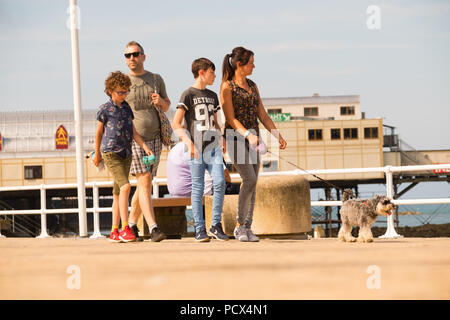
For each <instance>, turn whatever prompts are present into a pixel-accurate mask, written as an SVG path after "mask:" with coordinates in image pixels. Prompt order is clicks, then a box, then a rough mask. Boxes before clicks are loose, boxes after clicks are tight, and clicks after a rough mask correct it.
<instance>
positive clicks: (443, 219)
mask: <svg viewBox="0 0 450 320" xmlns="http://www.w3.org/2000/svg"><path fill="white" fill-rule="evenodd" d="M405 187H406V185H405V186H403V185H400V186H399V191H401V190H403V188H405ZM376 194H382V195H385V194H386V186H385V185H360V186H359V188H358V198H360V199H368V198H371V197H373V196H374V195H376ZM310 196H311V200H312V201H318V200H324V199H325V192H324V191H323V190H322V189H311V191H310ZM331 196H332V200H336V193H335V191H334V193H333V192H332V194H331ZM449 197H450V184H449V183H447V182H422V183H420V184H418V185H417V186H416V187H414V188H413V189H412V190H411V191H409V192H407V193H406V194H405V195H404V196H403V197H401V198H399V199H402V200H403V199H441V198H449ZM398 212H414V213H418V214H414V215H401V214H400V215H399V216H398V222H399V227H406V226H408V227H416V226H421V225H424V224H446V223H450V205H449V204H415V205H399V206H398ZM325 217H326V214H325V207H311V219H312V221H315V220H316V221H317V220H325ZM331 217H332V220H338V207H333V208H332V213H331ZM186 218H187V221H188V232H194V227H193V225H194V219H193V216H192V210H191V209H190V208H188V209H187V210H186ZM386 225H387V218H385V217H381V216H380V217H378V219H377V221H376V222H375V224H374V226H375V227H384V226H386Z"/></svg>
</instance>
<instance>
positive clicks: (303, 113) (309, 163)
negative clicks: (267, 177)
mask: <svg viewBox="0 0 450 320" xmlns="http://www.w3.org/2000/svg"><path fill="white" fill-rule="evenodd" d="M263 103H264V106H265V108H266V109H267V111H268V113H269V115H270V116H271V118H272V120H273V121H274V122H276V125H277V127H278V128H279V130H280V132H281V133H282V135H283V137H284V138H285V139H286V141H287V143H288V146H287V148H286V150H283V151H281V150H277V151H276V152H272V153H269V154H267V155H265V156H264V157H263V170H266V171H268V170H280V171H285V170H294V169H296V167H295V166H293V165H292V164H296V165H297V166H299V167H301V168H302V169H306V170H308V169H340V168H364V167H382V166H383V165H384V164H383V121H382V119H365V117H364V113H362V112H361V110H360V99H359V96H358V95H344V96H323V97H322V96H319V95H318V94H314V95H313V96H311V97H296V98H265V99H263ZM261 128H262V127H261ZM263 131H265V130H263ZM262 134H263V135H265V136H266V139H268V141H269V143H268V144H269V145H270V146H271V147H272V148H276V147H277V144H276V143H275V142H274V141H272V140H273V139H272V137H271V136H270V135H269V134H268V132H266V131H265V132H263V133H262ZM323 178H324V179H328V180H354V179H368V180H372V179H381V178H382V174H380V173H370V174H369V173H364V174H333V175H328V176H326V175H325V176H324V177H323Z"/></svg>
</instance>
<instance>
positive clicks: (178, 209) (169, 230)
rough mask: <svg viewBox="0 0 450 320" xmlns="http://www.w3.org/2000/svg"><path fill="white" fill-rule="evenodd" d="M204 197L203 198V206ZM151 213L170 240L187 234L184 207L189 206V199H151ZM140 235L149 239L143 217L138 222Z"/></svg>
mask: <svg viewBox="0 0 450 320" xmlns="http://www.w3.org/2000/svg"><path fill="white" fill-rule="evenodd" d="M204 203H205V197H203V204H204ZM152 205H153V211H154V212H155V219H156V223H157V224H158V227H159V228H160V229H161V231H162V232H164V233H165V234H166V235H167V236H168V237H169V238H171V239H180V238H181V237H182V236H183V235H186V234H187V219H186V206H190V205H191V198H190V197H170V198H152ZM138 228H139V230H140V231H139V232H140V235H141V236H143V237H144V238H146V239H148V238H150V233H149V231H148V226H147V224H146V223H144V218H143V215H141V217H140V219H139V221H138Z"/></svg>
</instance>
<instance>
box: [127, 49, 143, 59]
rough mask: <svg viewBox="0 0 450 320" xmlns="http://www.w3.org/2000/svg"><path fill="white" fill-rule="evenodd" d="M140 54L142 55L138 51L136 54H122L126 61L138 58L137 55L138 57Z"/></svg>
mask: <svg viewBox="0 0 450 320" xmlns="http://www.w3.org/2000/svg"><path fill="white" fill-rule="evenodd" d="M141 53H142V52H140V51H138V52H131V53H124V56H125V58H127V59H130V58H131V56H133V57H135V58H137V57H139V55H140V54H141Z"/></svg>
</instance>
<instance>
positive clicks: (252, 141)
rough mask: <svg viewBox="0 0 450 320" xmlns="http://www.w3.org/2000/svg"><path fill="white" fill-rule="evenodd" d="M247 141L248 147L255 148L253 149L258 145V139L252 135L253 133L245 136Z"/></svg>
mask: <svg viewBox="0 0 450 320" xmlns="http://www.w3.org/2000/svg"><path fill="white" fill-rule="evenodd" d="M247 140H248V142H249V143H250V146H251V147H252V148H255V147H256V146H257V145H258V144H259V137H258V136H256V135H254V134H253V133H250V134H249V135H248V136H247Z"/></svg>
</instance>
